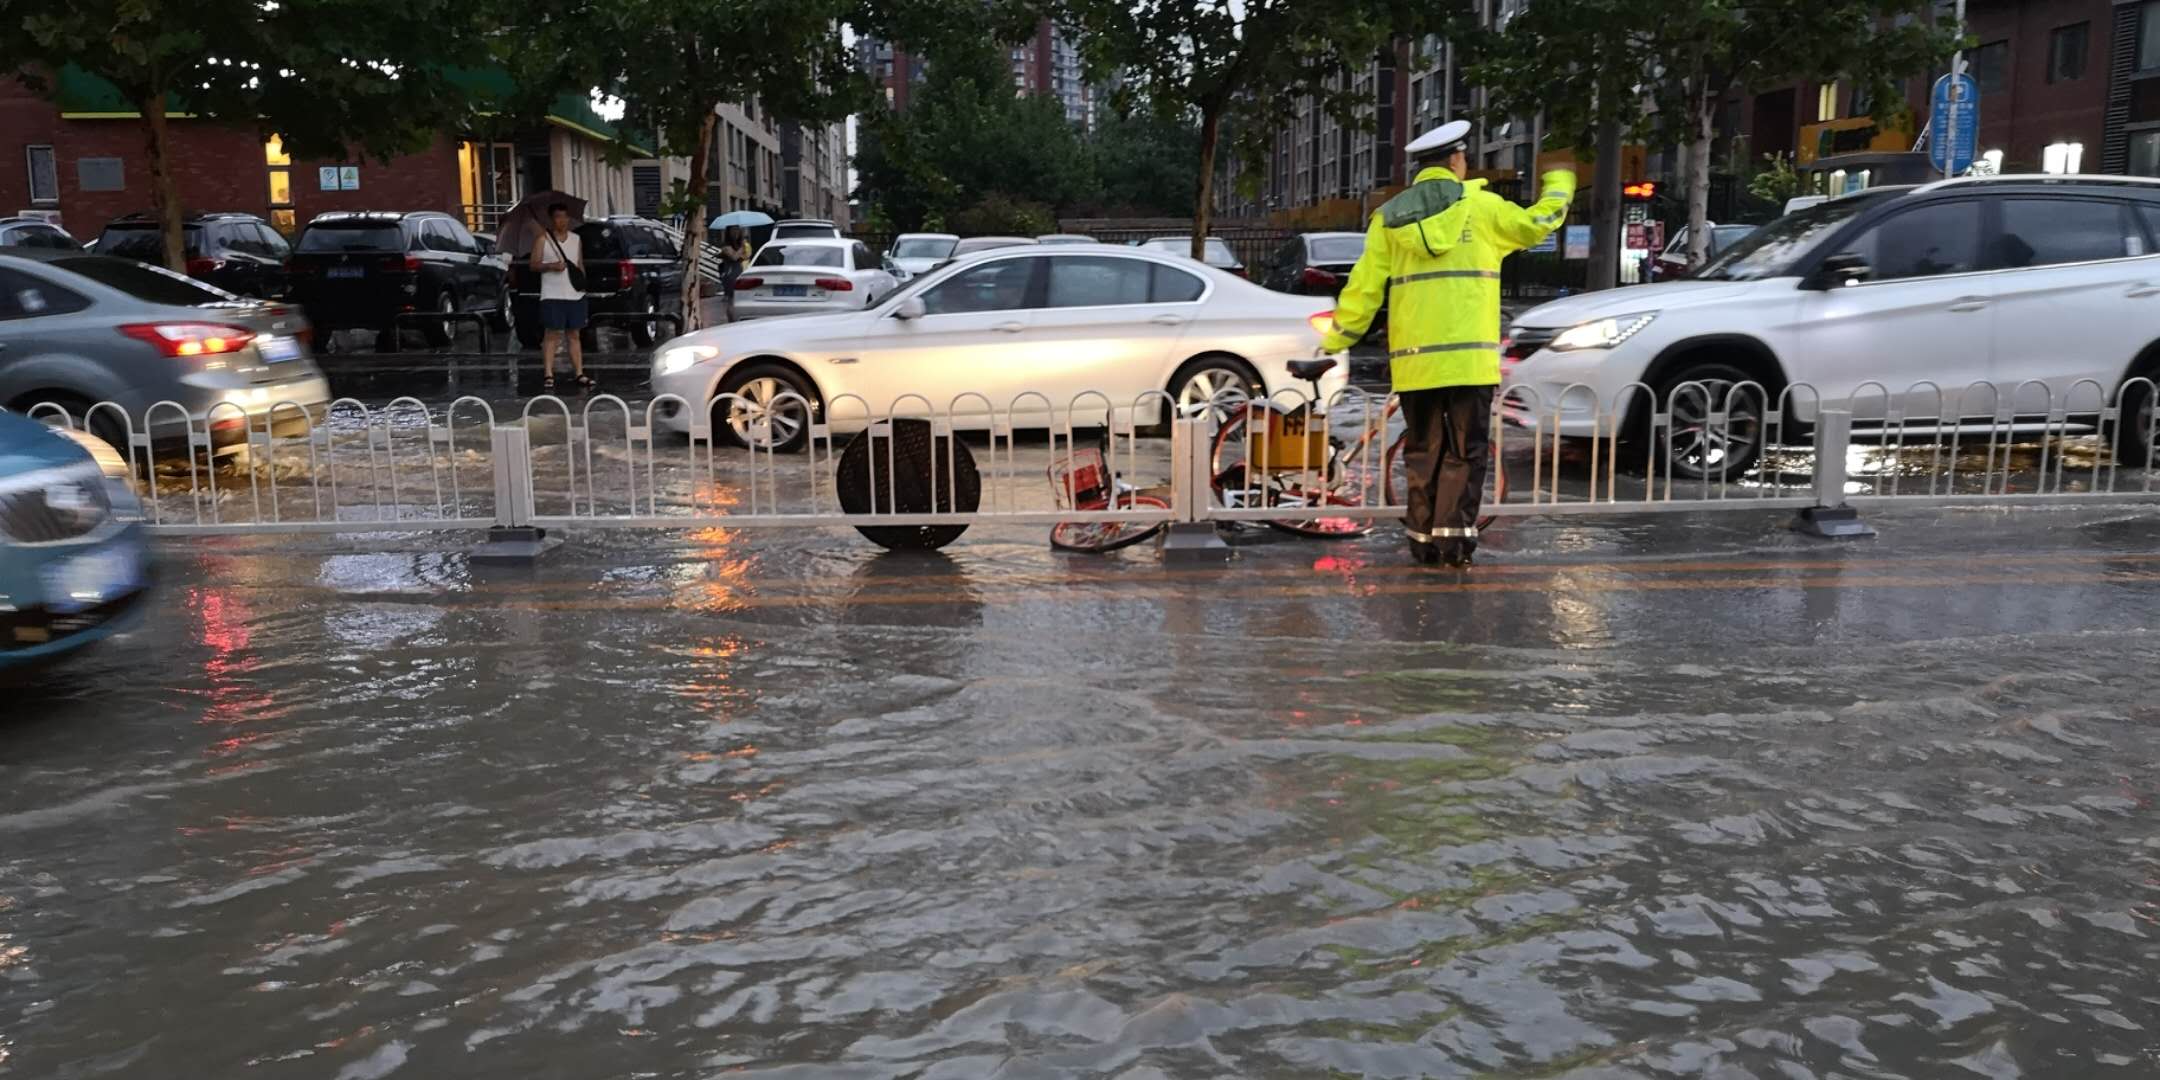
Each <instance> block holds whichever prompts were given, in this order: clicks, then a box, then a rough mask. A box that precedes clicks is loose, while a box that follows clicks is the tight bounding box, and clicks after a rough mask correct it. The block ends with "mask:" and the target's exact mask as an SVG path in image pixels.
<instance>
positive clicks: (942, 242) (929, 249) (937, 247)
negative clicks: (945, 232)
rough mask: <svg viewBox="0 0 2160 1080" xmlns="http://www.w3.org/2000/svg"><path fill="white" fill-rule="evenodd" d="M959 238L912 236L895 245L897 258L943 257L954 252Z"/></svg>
mask: <svg viewBox="0 0 2160 1080" xmlns="http://www.w3.org/2000/svg"><path fill="white" fill-rule="evenodd" d="M957 243H959V241H957V240H947V239H944V238H943V237H937V236H911V237H909V238H907V239H905V240H902V241H900V242H899V243H897V244H894V245H893V249H892V253H893V258H895V259H942V258H945V257H946V256H948V255H951V254H952V249H953V245H954V244H957Z"/></svg>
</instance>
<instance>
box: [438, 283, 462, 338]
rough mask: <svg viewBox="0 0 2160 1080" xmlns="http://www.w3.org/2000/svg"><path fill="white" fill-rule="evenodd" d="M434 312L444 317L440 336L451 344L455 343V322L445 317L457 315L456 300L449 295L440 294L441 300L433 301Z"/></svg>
mask: <svg viewBox="0 0 2160 1080" xmlns="http://www.w3.org/2000/svg"><path fill="white" fill-rule="evenodd" d="M435 310H436V311H439V312H441V313H442V314H443V315H444V316H445V318H444V319H443V321H442V336H443V337H444V338H446V339H448V340H449V341H450V342H452V343H453V344H454V343H456V341H457V320H456V319H452V318H448V317H447V316H451V315H455V314H457V298H456V297H454V296H451V295H450V294H449V293H444V294H442V297H441V299H439V300H437V301H435Z"/></svg>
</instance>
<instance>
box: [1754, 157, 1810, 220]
mask: <svg viewBox="0 0 2160 1080" xmlns="http://www.w3.org/2000/svg"><path fill="white" fill-rule="evenodd" d="M1748 193H1749V194H1751V195H1753V196H1755V197H1756V198H1758V199H1761V200H1763V201H1764V202H1768V203H1774V204H1776V205H1777V206H1778V207H1780V208H1781V212H1782V207H1784V205H1785V203H1786V201H1787V200H1789V199H1791V198H1792V197H1793V196H1795V195H1798V194H1800V174H1799V173H1798V172H1796V171H1794V169H1793V162H1792V155H1791V154H1764V155H1763V156H1762V170H1761V171H1760V172H1757V173H1756V174H1755V175H1754V176H1753V177H1751V178H1749V180H1748Z"/></svg>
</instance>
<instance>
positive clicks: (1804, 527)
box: [1792, 506, 1875, 540]
mask: <svg viewBox="0 0 2160 1080" xmlns="http://www.w3.org/2000/svg"><path fill="white" fill-rule="evenodd" d="M1792 528H1793V531H1794V532H1797V533H1800V534H1802V535H1804V536H1814V537H1819V538H1821V539H1824V540H1858V539H1862V538H1864V537H1869V536H1873V535H1875V530H1874V529H1873V528H1871V527H1870V526H1869V525H1868V523H1867V522H1865V521H1862V520H1860V512H1859V511H1858V510H1855V509H1853V508H1852V507H1850V506H1834V507H1833V506H1810V507H1807V508H1806V509H1803V510H1801V511H1800V512H1799V513H1798V514H1795V515H1793V522H1792Z"/></svg>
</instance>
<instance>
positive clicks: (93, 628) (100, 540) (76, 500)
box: [0, 412, 149, 674]
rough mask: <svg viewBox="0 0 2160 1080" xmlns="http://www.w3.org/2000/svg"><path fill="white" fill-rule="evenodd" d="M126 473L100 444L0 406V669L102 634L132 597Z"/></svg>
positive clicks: (142, 577)
mask: <svg viewBox="0 0 2160 1080" xmlns="http://www.w3.org/2000/svg"><path fill="white" fill-rule="evenodd" d="M101 459H103V460H102V461H101ZM127 476H128V473H127V468H126V463H125V462H123V461H121V459H120V458H119V456H118V454H116V453H114V452H113V451H112V450H111V448H109V447H106V446H105V445H104V444H103V443H99V442H97V441H95V440H94V439H90V438H89V437H87V436H84V435H81V434H79V433H76V432H69V431H62V430H59V429H56V428H53V427H50V426H48V425H46V424H42V423H39V422H37V421H35V420H30V419H26V418H24V417H21V416H18V415H15V414H14V413H5V412H0V674H15V673H17V672H20V671H22V670H25V669H27V668H30V667H31V666H33V665H36V664H40V663H43V662H45V661H48V660H51V659H53V658H55V657H58V656H60V655H62V654H65V653H69V652H73V651H74V650H76V649H80V648H82V647H83V646H85V645H88V644H90V643H91V642H93V641H97V640H99V639H100V638H104V637H107V636H109V635H110V634H112V633H113V631H114V630H116V629H118V628H119V627H120V625H121V624H122V622H123V621H124V617H125V616H126V615H128V614H129V613H130V612H131V611H132V610H133V609H134V607H135V606H136V604H137V602H138V601H140V600H141V598H142V595H143V589H144V587H145V586H146V585H147V584H148V582H149V562H148V557H147V552H146V551H145V548H144V544H143V534H142V528H141V526H140V525H138V524H136V523H135V520H134V519H135V517H136V515H135V514H133V513H131V512H129V511H130V510H131V508H132V507H133V506H134V498H135V497H134V493H133V491H132V490H131V489H130V488H129V487H128V481H127Z"/></svg>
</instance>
